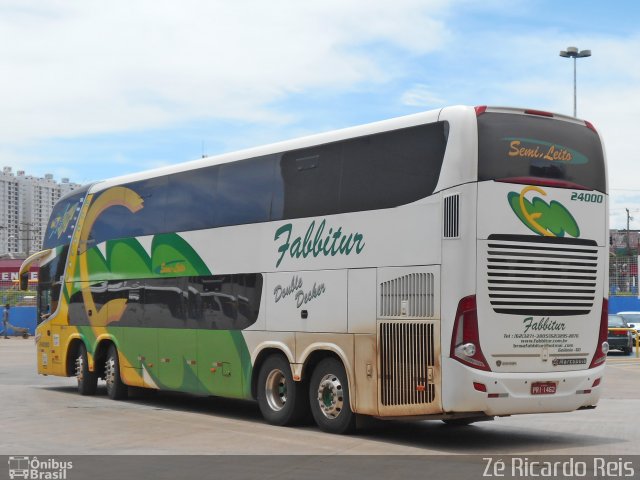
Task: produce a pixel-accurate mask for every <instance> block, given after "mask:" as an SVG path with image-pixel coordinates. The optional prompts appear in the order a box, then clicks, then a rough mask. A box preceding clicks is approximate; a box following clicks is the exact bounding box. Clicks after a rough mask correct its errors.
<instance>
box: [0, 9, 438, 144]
mask: <svg viewBox="0 0 640 480" xmlns="http://www.w3.org/2000/svg"><path fill="white" fill-rule="evenodd" d="M448 3H449V2H448V1H445V0H431V1H425V0H399V1H396V2H386V1H385V0H369V1H367V0H356V1H350V2H344V1H341V0H325V1H323V2H299V1H295V0H274V1H270V2H264V1H259V0H250V1H245V2H227V1H222V0H218V1H204V0H185V1H182V2H161V1H157V0H137V1H130V2H124V1H116V2H107V3H104V2H97V1H87V2H67V1H62V0H49V1H47V2H42V1H39V0H21V1H14V2H11V1H8V2H7V1H5V2H3V3H2V4H1V5H0V32H2V41H1V42H0V71H2V72H3V88H2V90H0V104H1V105H2V110H3V118H4V119H5V121H4V122H3V128H2V129H0V140H1V141H3V142H8V141H10V142H16V141H27V140H33V139H42V138H48V137H55V136H74V135H81V134H88V133H102V132H110V131H124V130H130V129H147V128H154V127H159V126H163V125H167V124H171V123H174V122H180V121H185V120H189V119H194V118H199V117H218V118H241V119H244V120H269V121H275V122H283V121H287V120H288V119H289V117H288V116H285V115H278V114H277V113H275V112H274V111H272V110H270V109H269V106H270V103H271V102H274V101H276V100H278V99H281V98H283V96H285V95H287V94H289V93H294V92H302V91H305V90H307V89H327V88H345V87H350V86H353V85H355V84H358V83H360V82H366V81H370V80H381V79H385V78H389V77H390V76H392V75H393V73H390V72H387V71H386V70H385V68H384V65H382V64H381V62H379V61H378V60H377V59H376V58H375V56H374V55H372V53H371V52H370V51H368V47H369V46H371V45H376V44H385V45H387V46H391V47H392V48H397V49H402V50H403V51H406V52H408V53H412V54H424V53H426V52H429V51H432V50H434V49H437V48H440V47H441V46H442V42H443V39H446V38H447V30H446V28H445V26H444V24H443V23H442V22H441V21H439V20H438V16H439V15H440V14H442V12H444V11H446V9H447V6H448Z"/></svg>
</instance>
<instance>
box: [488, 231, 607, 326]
mask: <svg viewBox="0 0 640 480" xmlns="http://www.w3.org/2000/svg"><path fill="white" fill-rule="evenodd" d="M596 246H597V245H596V243H595V242H594V241H591V240H581V239H566V238H555V237H552V238H551V237H532V236H523V235H492V236H490V237H489V242H488V248H487V283H488V290H489V300H490V303H491V306H492V307H493V310H494V311H495V312H496V313H507V314H518V315H542V316H544V315H555V316H558V315H584V314H587V313H589V312H590V311H591V309H592V307H593V304H594V301H595V293H596V280H597V273H598V250H597V248H596Z"/></svg>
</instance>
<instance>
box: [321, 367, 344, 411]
mask: <svg viewBox="0 0 640 480" xmlns="http://www.w3.org/2000/svg"><path fill="white" fill-rule="evenodd" d="M318 405H319V407H320V411H321V412H322V414H323V415H324V416H325V417H327V418H330V419H334V418H336V417H337V416H338V415H340V412H341V411H342V408H343V406H344V393H343V389H342V383H340V379H339V378H338V377H337V376H335V375H332V374H329V375H325V376H324V377H322V379H321V380H320V383H319V385H318Z"/></svg>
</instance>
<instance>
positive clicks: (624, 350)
mask: <svg viewBox="0 0 640 480" xmlns="http://www.w3.org/2000/svg"><path fill="white" fill-rule="evenodd" d="M632 351H633V348H631V347H624V348H623V349H622V353H624V354H625V355H629V354H630V353H631V352H632Z"/></svg>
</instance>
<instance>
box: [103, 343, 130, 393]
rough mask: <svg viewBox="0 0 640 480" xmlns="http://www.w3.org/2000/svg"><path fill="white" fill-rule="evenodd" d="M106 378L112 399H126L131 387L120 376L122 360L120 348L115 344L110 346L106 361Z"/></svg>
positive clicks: (108, 391)
mask: <svg viewBox="0 0 640 480" xmlns="http://www.w3.org/2000/svg"><path fill="white" fill-rule="evenodd" d="M104 380H105V382H107V395H109V398H111V399H112V400H124V399H126V398H127V397H128V395H129V388H128V387H127V386H126V385H125V384H124V383H123V382H122V378H120V360H119V358H118V350H117V349H116V347H115V346H114V345H111V346H110V347H109V350H108V352H107V358H106V360H105V362H104Z"/></svg>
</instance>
